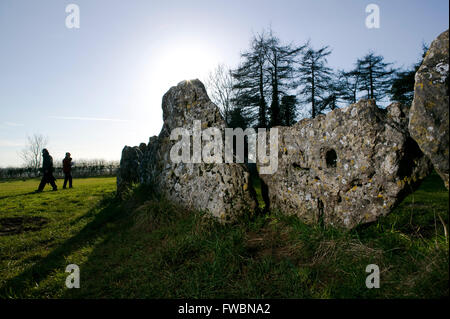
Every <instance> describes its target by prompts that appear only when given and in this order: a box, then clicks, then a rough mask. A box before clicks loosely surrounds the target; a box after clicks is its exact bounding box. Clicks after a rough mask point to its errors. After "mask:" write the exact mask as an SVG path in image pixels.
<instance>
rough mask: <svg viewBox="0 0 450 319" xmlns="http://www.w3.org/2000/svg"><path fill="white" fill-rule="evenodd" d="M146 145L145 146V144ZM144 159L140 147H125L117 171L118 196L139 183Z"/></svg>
mask: <svg viewBox="0 0 450 319" xmlns="http://www.w3.org/2000/svg"><path fill="white" fill-rule="evenodd" d="M144 145H145V144H144ZM141 159H142V151H141V150H140V148H139V147H137V146H134V147H130V146H125V147H124V148H123V150H122V157H121V159H120V167H119V170H118V171H117V194H118V195H120V194H122V193H123V192H124V191H125V190H126V189H128V188H130V187H131V185H132V184H133V183H138V182H139V173H138V171H139V165H140V162H141Z"/></svg>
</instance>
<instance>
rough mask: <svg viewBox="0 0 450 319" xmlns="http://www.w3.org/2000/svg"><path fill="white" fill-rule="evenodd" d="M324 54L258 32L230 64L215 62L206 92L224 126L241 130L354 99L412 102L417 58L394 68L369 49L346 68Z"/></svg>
mask: <svg viewBox="0 0 450 319" xmlns="http://www.w3.org/2000/svg"><path fill="white" fill-rule="evenodd" d="M426 50H427V47H426V46H424V47H423V51H424V52H426ZM330 54H332V50H331V49H330V48H329V46H323V47H320V48H317V49H315V48H314V47H313V46H312V44H311V42H310V41H308V42H306V43H305V44H302V45H295V44H292V43H289V44H287V43H283V42H282V41H281V40H280V39H279V38H278V37H277V36H276V35H274V33H273V32H272V30H269V31H263V32H261V33H259V34H256V35H254V36H253V37H252V38H251V41H250V47H249V48H248V49H247V50H246V51H244V52H243V53H241V58H240V62H239V65H238V66H237V67H236V68H234V69H229V68H228V67H226V66H224V65H219V66H218V67H217V68H216V69H215V70H214V71H213V72H211V73H210V74H209V77H208V79H207V81H206V86H207V88H208V93H209V95H210V97H211V99H212V101H213V102H214V103H216V104H217V105H218V106H219V108H220V109H221V112H222V115H223V117H224V119H225V121H226V122H227V124H228V126H229V127H241V128H247V127H261V128H266V127H273V126H277V125H285V126H291V125H293V124H294V123H295V122H296V121H297V119H298V118H299V116H302V117H311V118H315V117H316V116H318V115H319V114H324V113H326V112H328V111H332V110H334V109H336V108H338V107H342V106H345V105H348V104H351V103H356V102H357V99H359V98H366V99H374V100H376V101H383V100H384V99H385V98H389V99H390V100H391V101H398V102H401V103H404V104H410V103H411V102H412V98H413V93H414V74H415V72H416V71H417V69H418V68H419V66H420V63H421V62H418V63H417V64H415V65H414V66H413V67H412V68H411V69H408V70H400V69H396V68H394V67H393V63H390V62H386V61H385V59H384V57H383V56H382V55H377V54H376V53H375V52H373V51H369V52H368V53H367V54H366V55H364V56H363V57H361V58H358V59H357V60H356V61H355V63H354V66H353V68H352V69H351V70H339V69H338V70H333V69H332V68H331V67H330V66H329V65H328V57H329V55H330ZM423 57H424V54H423V55H422V58H423Z"/></svg>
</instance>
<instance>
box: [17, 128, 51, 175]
mask: <svg viewBox="0 0 450 319" xmlns="http://www.w3.org/2000/svg"><path fill="white" fill-rule="evenodd" d="M27 139H28V141H27V145H26V146H25V148H24V149H23V150H22V151H21V152H20V156H21V157H22V160H23V162H24V164H25V166H26V167H29V168H33V169H35V170H37V169H39V168H40V167H41V165H42V156H41V153H42V149H43V148H45V147H46V146H47V143H48V138H47V137H45V136H43V135H42V134H33V136H28V137H27Z"/></svg>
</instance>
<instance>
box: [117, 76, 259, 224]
mask: <svg viewBox="0 0 450 319" xmlns="http://www.w3.org/2000/svg"><path fill="white" fill-rule="evenodd" d="M162 108H163V119H164V124H163V127H162V129H161V132H160V134H159V136H158V137H156V136H154V137H151V138H150V141H149V144H148V145H147V148H146V150H145V151H144V152H143V153H142V156H139V155H138V154H137V152H136V153H135V152H131V151H130V150H129V149H128V148H125V149H124V151H123V152H122V156H123V158H125V159H124V163H128V162H130V161H131V164H125V168H124V171H125V172H126V174H129V173H128V172H133V173H131V174H129V176H133V178H134V177H135V176H136V175H137V177H138V180H139V182H140V183H142V184H148V185H152V186H153V187H154V189H155V190H157V191H158V192H161V193H162V194H164V195H165V196H166V197H167V198H169V199H171V200H173V201H175V202H177V203H180V204H182V205H184V206H185V207H189V208H193V209H197V210H202V211H208V212H209V213H210V214H211V215H212V216H214V217H217V218H218V219H219V220H221V221H232V220H234V219H236V217H238V216H239V215H242V214H245V213H253V212H254V211H255V210H256V209H257V206H258V205H257V201H256V195H255V193H254V190H253V188H252V187H251V184H250V182H249V177H250V175H249V173H248V171H247V169H246V167H245V166H244V165H243V164H236V163H232V164H214V163H203V162H202V163H183V162H180V163H173V162H172V161H171V158H170V150H171V148H172V146H173V145H174V144H175V143H176V142H177V141H171V140H170V133H171V132H172V130H174V129H175V128H179V127H182V128H185V129H188V130H190V131H192V129H193V123H194V120H200V121H201V128H202V129H207V128H209V127H216V128H219V129H221V131H222V136H225V135H224V132H223V130H224V128H225V122H224V120H223V119H222V117H221V115H220V112H219V109H218V107H217V106H216V105H215V104H213V103H212V102H211V101H210V100H209V98H208V95H207V93H206V89H205V87H204V86H203V84H202V83H201V82H200V81H198V80H192V81H183V82H181V83H179V84H178V85H177V86H176V87H172V88H171V89H170V90H169V91H168V92H167V93H166V94H165V95H164V97H163V103H162ZM202 143H203V146H204V145H205V141H203V142H202ZM191 148H192V144H191ZM130 153H131V154H130ZM124 156H125V157H124ZM222 156H223V155H222ZM136 162H139V165H138V166H137V167H136V166H135V164H134V163H136ZM121 163H122V162H121ZM121 171H122V170H121ZM135 173H136V175H133V174H135ZM122 176H123V174H121V178H120V179H119V178H118V180H117V181H118V190H119V189H122V188H123V187H127V185H126V182H125V180H126V179H125V178H122ZM127 176H128V175H127ZM122 185H123V186H122Z"/></svg>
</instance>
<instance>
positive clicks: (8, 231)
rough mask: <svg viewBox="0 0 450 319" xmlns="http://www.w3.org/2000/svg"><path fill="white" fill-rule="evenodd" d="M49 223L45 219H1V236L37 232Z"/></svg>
mask: <svg viewBox="0 0 450 319" xmlns="http://www.w3.org/2000/svg"><path fill="white" fill-rule="evenodd" d="M47 223H48V220H47V218H44V217H31V216H27V217H6V218H0V236H8V235H16V234H20V233H24V232H28V231H37V230H40V229H41V228H42V227H44V225H45V224H47Z"/></svg>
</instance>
